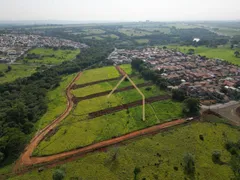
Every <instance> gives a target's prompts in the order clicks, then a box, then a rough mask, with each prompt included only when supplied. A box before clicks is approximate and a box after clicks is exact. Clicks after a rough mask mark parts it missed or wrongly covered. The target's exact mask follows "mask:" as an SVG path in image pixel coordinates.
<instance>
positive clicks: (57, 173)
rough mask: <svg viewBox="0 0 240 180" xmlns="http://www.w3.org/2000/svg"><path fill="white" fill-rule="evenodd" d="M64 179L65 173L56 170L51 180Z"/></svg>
mask: <svg viewBox="0 0 240 180" xmlns="http://www.w3.org/2000/svg"><path fill="white" fill-rule="evenodd" d="M64 177H65V172H64V171H63V170H61V169H56V170H55V171H54V173H53V176H52V178H53V180H62V179H63V178H64Z"/></svg>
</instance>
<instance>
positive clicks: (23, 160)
mask: <svg viewBox="0 0 240 180" xmlns="http://www.w3.org/2000/svg"><path fill="white" fill-rule="evenodd" d="M81 75H82V73H81V72H80V73H78V75H77V76H76V77H75V78H74V79H73V80H72V82H71V83H70V84H69V85H68V87H67V88H66V95H67V108H66V110H65V111H64V112H63V114H62V115H60V116H59V117H58V118H56V119H55V120H54V121H53V122H51V123H50V124H49V125H48V126H47V127H45V128H44V129H42V130H41V131H40V132H39V133H38V134H37V135H36V136H35V137H34V138H33V139H32V140H31V141H30V143H29V144H28V145H27V147H26V148H25V150H24V152H23V153H22V154H21V156H20V159H19V160H18V161H17V162H16V164H15V167H14V171H18V169H20V168H21V167H22V166H24V165H27V164H28V165H32V164H34V162H33V161H32V160H31V156H32V153H33V151H34V149H35V148H36V147H37V146H38V144H39V143H40V142H41V141H42V140H43V139H44V137H45V136H46V135H47V134H48V133H49V132H51V131H52V130H53V129H54V128H55V127H56V126H57V125H58V123H59V122H61V121H62V120H63V119H65V118H66V117H67V116H68V114H69V113H70V111H71V110H72V108H73V105H74V104H73V102H72V100H71V99H72V94H71V88H72V86H73V84H74V83H75V81H77V80H78V79H79V78H80V76H81Z"/></svg>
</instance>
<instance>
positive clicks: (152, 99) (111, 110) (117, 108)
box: [89, 95, 171, 119]
mask: <svg viewBox="0 0 240 180" xmlns="http://www.w3.org/2000/svg"><path fill="white" fill-rule="evenodd" d="M170 98H171V96H169V95H161V96H154V97H150V98H147V99H146V100H145V101H146V104H151V103H153V102H157V101H162V100H168V99H170ZM139 105H142V100H138V101H134V102H131V103H127V104H122V105H119V106H115V107H111V108H107V109H103V110H100V111H96V112H92V113H89V116H90V118H91V119H92V118H96V117H100V116H103V115H106V114H111V113H114V112H118V111H121V110H124V109H128V108H132V107H136V106H139Z"/></svg>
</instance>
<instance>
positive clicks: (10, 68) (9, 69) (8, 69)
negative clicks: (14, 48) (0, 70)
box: [6, 65, 12, 73]
mask: <svg viewBox="0 0 240 180" xmlns="http://www.w3.org/2000/svg"><path fill="white" fill-rule="evenodd" d="M11 70H12V67H11V66H10V65H8V68H7V70H6V73H8V72H10V71H11Z"/></svg>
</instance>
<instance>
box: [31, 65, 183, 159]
mask: <svg viewBox="0 0 240 180" xmlns="http://www.w3.org/2000/svg"><path fill="white" fill-rule="evenodd" d="M122 67H123V68H124V69H126V71H128V72H131V70H130V69H129V68H130V65H122ZM109 71H110V72H117V71H116V69H115V68H114V67H113V66H111V67H104V68H99V69H92V70H88V71H85V74H84V73H83V75H82V76H81V77H80V79H79V80H82V81H81V82H80V83H86V82H89V81H93V79H92V78H91V76H93V77H96V78H97V79H94V81H96V80H100V79H106V78H111V77H112V76H111V77H109V73H108V72H109ZM117 73H118V72H117ZM95 74H96V75H95ZM98 74H99V75H98ZM104 74H105V75H104ZM111 74H112V73H111ZM90 75H91V76H90ZM106 76H107V77H106ZM99 78H100V79H99ZM87 79H89V80H88V81H87ZM132 79H133V81H134V82H135V83H136V84H138V83H143V82H144V80H143V79H141V78H139V77H137V76H136V77H133V78H132ZM117 82H118V80H114V81H109V82H104V83H99V84H95V85H92V86H88V87H84V88H79V89H77V90H73V94H74V95H75V96H78V97H83V96H86V95H90V94H93V93H97V92H102V91H106V90H111V89H112V88H113V87H114V86H115V85H116V84H117ZM129 85H131V84H130V82H128V81H124V82H123V83H122V84H121V86H120V87H126V86H129ZM139 89H140V90H141V91H142V92H143V94H144V95H145V97H146V98H149V97H153V96H157V95H165V94H166V92H165V91H161V90H159V89H158V88H157V87H156V86H154V85H153V86H148V87H142V88H139ZM141 99H142V97H141V95H140V94H139V93H138V92H137V90H135V89H132V90H128V91H123V92H118V93H115V94H113V95H112V96H111V97H110V98H107V96H106V95H105V96H100V97H96V98H92V99H87V100H83V101H80V102H79V103H78V104H77V105H76V107H75V108H74V110H73V111H72V112H71V114H70V115H69V116H68V117H67V118H66V119H65V120H64V121H63V122H62V123H61V125H59V127H58V130H57V131H56V134H54V135H53V136H52V137H50V138H47V139H46V140H45V141H42V142H41V143H40V145H39V146H38V148H37V149H36V150H35V152H34V155H38V156H39V155H49V154H54V153H58V152H63V151H67V150H71V149H74V148H77V147H82V146H86V145H88V144H91V143H93V142H98V141H102V140H106V139H109V138H111V137H113V136H119V135H123V134H126V133H128V132H131V131H133V130H137V129H141V128H144V127H148V126H150V125H154V124H157V123H160V122H164V121H168V120H171V119H175V118H179V117H182V104H181V103H177V102H173V101H171V100H168V101H160V102H155V103H152V104H148V105H146V118H147V122H142V121H141V119H142V107H141V106H138V107H135V108H130V109H129V110H122V111H120V112H116V113H113V114H108V115H105V116H102V117H98V118H95V119H92V120H87V118H88V114H89V113H91V112H95V111H99V110H103V109H106V108H109V107H115V106H118V105H121V104H126V103H130V102H134V101H137V100H141ZM169 109H171V110H169ZM130 121H131V122H130ZM76 136H77V137H79V138H72V137H76Z"/></svg>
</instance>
